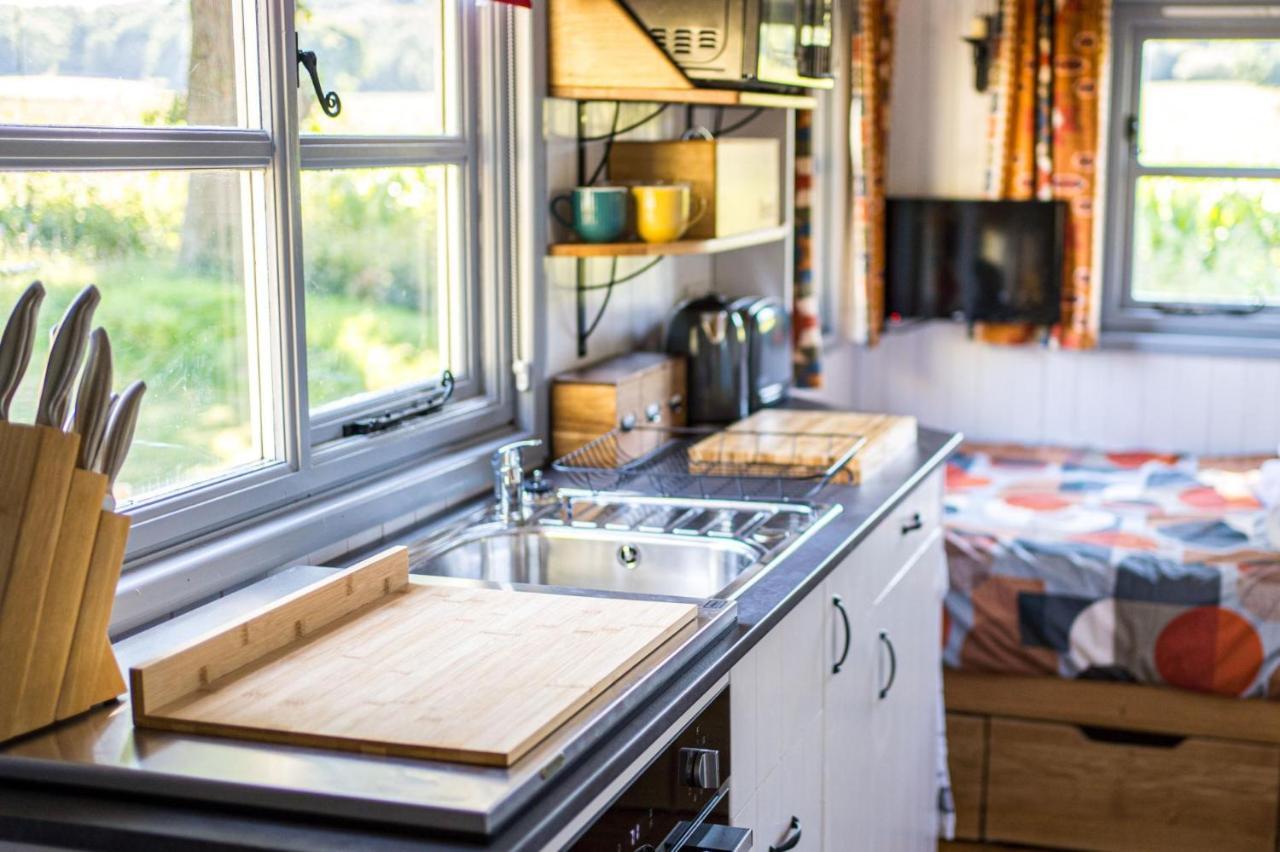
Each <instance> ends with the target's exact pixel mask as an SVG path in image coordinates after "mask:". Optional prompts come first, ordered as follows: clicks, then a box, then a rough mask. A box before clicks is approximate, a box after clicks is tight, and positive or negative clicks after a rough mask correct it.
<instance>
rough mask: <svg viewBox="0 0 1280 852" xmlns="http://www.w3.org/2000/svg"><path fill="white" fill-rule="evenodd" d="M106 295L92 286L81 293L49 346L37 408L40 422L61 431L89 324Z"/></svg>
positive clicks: (73, 302) (37, 419) (74, 300)
mask: <svg viewBox="0 0 1280 852" xmlns="http://www.w3.org/2000/svg"><path fill="white" fill-rule="evenodd" d="M101 300H102V295H101V294H100V293H99V292H98V288H97V287H94V286H92V285H90V286H88V287H85V288H84V289H83V290H81V291H80V295H78V296H76V297H75V299H73V300H72V302H71V306H70V307H68V308H67V312H66V313H65V314H64V315H63V317H62V322H61V323H59V325H58V332H57V334H56V335H55V336H54V340H53V344H52V345H51V346H50V347H49V363H48V364H46V365H45V368H44V387H43V388H42V389H41V391H40V404H39V405H38V406H37V407H36V423H37V424H38V425H40V426H52V427H54V428H55V429H61V428H62V426H63V423H65V422H66V419H67V407H68V406H69V404H70V401H71V384H72V382H74V381H75V377H76V372H77V371H78V370H79V369H80V359H81V358H82V357H83V356H84V347H85V341H86V339H87V338H88V337H89V324H90V323H91V322H93V311H94V309H95V308H97V307H98V302H99V301H101Z"/></svg>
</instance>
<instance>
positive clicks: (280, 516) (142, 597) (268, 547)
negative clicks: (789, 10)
mask: <svg viewBox="0 0 1280 852" xmlns="http://www.w3.org/2000/svg"><path fill="white" fill-rule="evenodd" d="M525 437H531V436H530V435H528V434H526V433H520V432H513V431H511V430H504V431H502V432H497V433H493V434H491V435H489V436H485V437H484V438H483V439H482V440H480V441H479V442H477V443H474V444H471V445H468V446H467V447H466V448H464V449H459V450H458V451H456V452H453V453H449V454H446V455H443V456H438V457H435V458H433V459H432V460H431V461H430V463H428V464H418V465H413V466H410V467H406V468H402V469H400V470H398V471H392V472H389V473H387V474H386V475H385V476H382V477H379V478H378V479H377V480H376V481H374V482H366V483H363V484H361V485H358V486H355V487H352V488H349V489H347V490H343V491H340V492H338V493H330V494H324V495H322V496H319V497H316V498H314V499H312V500H309V501H306V502H305V503H301V504H297V505H294V506H291V507H289V508H288V509H286V510H281V511H279V512H276V513H273V514H271V515H268V516H266V517H263V518H257V519H254V520H253V521H250V522H245V523H242V524H240V525H238V526H237V527H234V528H232V529H230V530H227V531H223V532H219V533H216V534H212V535H210V536H206V537H204V538H202V539H198V540H195V541H193V542H191V543H190V544H189V545H185V546H183V547H181V548H179V549H177V550H173V551H168V552H166V553H164V554H163V555H161V556H158V557H155V558H149V559H143V560H138V561H137V562H135V563H127V564H126V565H125V571H124V575H123V576H122V577H121V578H120V585H119V587H118V588H117V590H116V601H115V608H114V610H113V611H112V616H111V634H112V635H113V636H119V635H121V634H124V633H127V632H129V631H132V630H135V629H137V628H138V627H141V626H143V625H145V624H148V623H150V622H153V621H156V620H159V619H163V618H166V617H168V616H169V615H171V614H173V613H174V612H176V611H179V610H181V609H183V608H185V607H188V606H190V605H191V604H194V603H197V602H199V601H203V600H207V599H209V598H212V597H216V596H217V595H218V594H220V593H221V592H224V591H226V590H227V589H231V588H234V587H236V586H239V585H241V584H243V583H245V582H247V581H249V580H252V579H254V578H256V577H259V576H261V575H263V574H265V573H267V572H269V571H271V570H273V569H276V568H281V567H284V566H287V565H291V564H305V563H307V562H308V561H311V562H325V561H329V560H332V559H335V558H337V557H339V556H341V555H343V554H344V553H346V552H348V551H351V550H356V549H358V548H360V547H367V546H369V545H372V544H374V543H375V542H377V541H380V540H382V539H383V538H386V537H388V536H391V535H394V534H395V533H397V532H399V531H400V530H402V529H404V528H407V527H409V526H410V525H413V524H416V523H420V522H422V521H424V520H426V519H427V518H429V517H432V516H435V515H438V514H440V513H442V512H445V511H448V510H449V509H450V508H452V507H455V506H457V505H459V504H460V503H463V502H466V501H468V500H472V499H474V498H475V497H476V496H477V495H478V494H480V493H482V492H483V491H484V490H485V489H486V488H491V487H492V482H493V473H492V470H491V469H490V465H489V456H490V455H491V454H492V453H493V451H494V450H496V449H497V448H498V447H499V446H501V445H502V444H504V443H506V442H508V441H511V440H515V439H519V438H525ZM321 554H327V555H326V556H325V557H324V558H320V555H321Z"/></svg>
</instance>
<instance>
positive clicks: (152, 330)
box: [0, 172, 263, 499]
mask: <svg viewBox="0 0 1280 852" xmlns="http://www.w3.org/2000/svg"><path fill="white" fill-rule="evenodd" d="M249 180H250V178H249V176H247V175H241V174H237V173H230V172H200V173H189V172H134V173H122V172H116V173H70V172H63V173H25V174H0V305H3V306H4V307H3V308H2V310H4V311H5V312H7V310H8V306H9V305H12V304H13V302H14V300H15V299H16V298H17V296H18V293H20V292H21V290H22V288H23V287H25V286H26V285H27V284H28V283H29V282H30V281H31V280H33V279H39V280H41V281H43V282H44V283H45V286H46V287H47V288H48V291H49V295H48V297H47V298H46V299H45V304H44V307H43V309H42V311H41V314H40V323H39V327H40V329H41V333H40V334H38V335H37V338H36V352H35V354H34V356H33V359H32V366H31V368H30V370H29V371H28V374H27V378H26V379H25V380H24V381H23V383H22V387H21V389H20V391H19V393H18V397H17V399H16V401H15V419H17V420H20V421H22V422H31V421H32V419H33V418H34V413H35V405H36V399H37V397H38V396H39V386H40V382H41V376H42V375H43V373H44V363H45V358H46V356H47V354H48V349H49V335H48V334H47V333H46V332H47V331H48V329H50V328H51V327H52V326H53V325H54V324H55V323H56V322H57V321H58V319H59V318H60V317H61V316H62V312H63V310H64V309H65V308H66V306H67V304H68V303H69V302H70V301H71V298H72V297H73V296H74V295H75V294H76V293H77V292H78V291H79V290H80V288H81V287H83V286H84V285H86V284H89V283H94V284H97V285H98V287H99V288H100V289H101V290H102V304H101V305H100V306H99V307H98V311H97V313H96V314H95V324H96V325H101V326H102V327H104V328H105V329H106V330H107V332H108V333H109V334H110V335H111V344H112V351H113V355H114V359H115V361H114V363H115V385H116V389H117V390H119V389H120V388H123V387H124V385H125V384H126V383H128V382H130V381H133V380H135V379H143V380H145V381H146V383H147V395H146V397H145V399H144V400H143V404H142V413H141V417H140V421H139V424H138V430H137V437H136V440H135V442H134V445H133V451H132V452H131V453H130V454H129V460H128V462H127V463H126V464H125V467H124V470H123V471H122V473H121V476H120V480H119V483H118V486H117V489H116V495H117V498H123V499H129V498H137V497H140V496H142V495H147V494H154V493H156V492H158V491H164V490H168V489H171V488H174V487H177V486H181V485H186V484H190V483H193V482H196V481H199V480H203V479H208V478H210V477H213V476H216V475H218V474H221V473H224V472H226V471H228V470H230V469H232V468H235V467H239V466H242V465H246V464H250V463H252V462H255V461H259V460H260V459H262V458H263V448H262V445H261V440H260V439H259V437H258V434H259V433H258V430H257V429H256V428H255V427H254V422H253V421H254V415H253V412H254V409H255V406H254V405H253V404H252V403H251V390H250V389H251V386H252V384H253V382H252V381H251V378H250V369H251V365H250V364H249V363H248V352H249V346H248V342H247V341H248V331H247V328H246V326H247V319H246V284H245V281H246V277H245V249H244V233H243V229H242V222H241V202H242V200H243V198H244V196H245V193H246V192H247V184H248V182H249Z"/></svg>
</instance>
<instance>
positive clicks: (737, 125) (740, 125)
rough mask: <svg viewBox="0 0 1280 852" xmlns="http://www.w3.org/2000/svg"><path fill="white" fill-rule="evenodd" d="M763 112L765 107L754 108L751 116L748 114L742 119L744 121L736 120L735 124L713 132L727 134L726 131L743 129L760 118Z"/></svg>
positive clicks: (716, 134)
mask: <svg viewBox="0 0 1280 852" xmlns="http://www.w3.org/2000/svg"><path fill="white" fill-rule="evenodd" d="M763 112H764V107H756V108H755V109H754V110H752V111H751V115H749V116H747V117H746V118H744V119H742V121H738V122H735V123H733V124H730V125H729V126H728V127H726V128H724V129H723V130H719V129H718V130H716V132H715V133H714V134H712V135H714V136H720V135H723V134H725V133H732V132H733V131H735V130H741V129H742V128H744V127H746V126H747V125H748V124H750V123H751V122H753V121H755V120H756V119H757V118H759V117H760V114H761V113H763Z"/></svg>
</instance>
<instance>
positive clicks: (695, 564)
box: [414, 527, 760, 598]
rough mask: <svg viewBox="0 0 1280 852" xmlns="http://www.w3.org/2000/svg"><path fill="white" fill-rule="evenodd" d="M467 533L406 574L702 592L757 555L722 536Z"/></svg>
mask: <svg viewBox="0 0 1280 852" xmlns="http://www.w3.org/2000/svg"><path fill="white" fill-rule="evenodd" d="M474 532H475V534H468V535H467V536H466V537H465V538H463V540H461V541H456V540H455V541H449V542H444V543H442V544H444V545H445V546H444V547H443V548H442V549H439V550H436V551H434V552H428V553H425V554H423V555H422V560H421V565H420V566H418V565H415V567H414V573H418V574H431V575H435V576H443V577H458V578H463V579H468V580H488V581H490V582H499V583H533V584H537V585H547V586H566V587H571V588H577V589H598V590H603V591H610V592H624V593H627V594H642V595H673V596H677V597H688V598H708V597H715V596H716V595H717V594H718V593H719V592H720V591H721V590H723V589H725V588H726V587H728V586H729V585H730V584H732V583H733V582H734V581H735V580H737V579H738V577H740V576H741V575H742V574H743V573H744V572H745V571H747V569H749V568H751V567H752V566H753V565H755V564H756V562H758V561H759V559H760V551H759V550H758V549H756V548H754V547H752V546H750V545H747V544H743V543H741V542H736V541H728V540H724V541H713V540H684V539H680V538H676V537H675V536H668V535H655V534H649V533H637V532H615V531H610V530H581V529H573V528H555V527H520V528H514V529H513V528H497V529H494V530H491V531H487V532H486V531H483V530H476V531H474ZM417 561H418V560H415V562H417Z"/></svg>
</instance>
